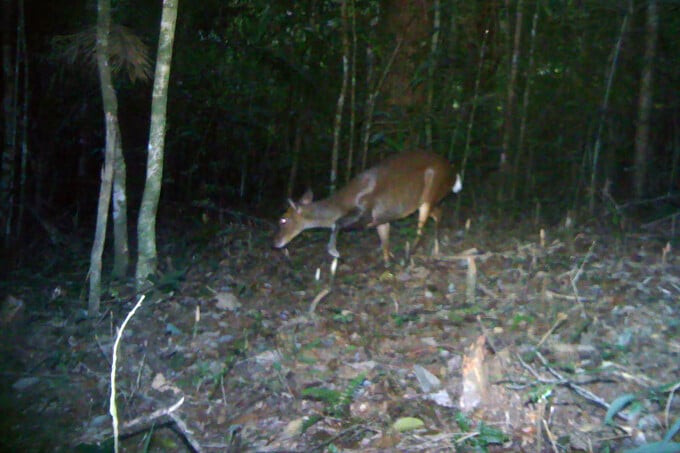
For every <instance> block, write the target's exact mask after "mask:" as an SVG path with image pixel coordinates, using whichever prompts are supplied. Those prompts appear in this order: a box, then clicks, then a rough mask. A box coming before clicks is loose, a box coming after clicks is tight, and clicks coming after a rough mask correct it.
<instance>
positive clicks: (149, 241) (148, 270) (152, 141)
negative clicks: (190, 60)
mask: <svg viewBox="0 0 680 453" xmlns="http://www.w3.org/2000/svg"><path fill="white" fill-rule="evenodd" d="M178 3H179V0H163V13H162V15H161V27H160V36H159V38H158V53H157V55H156V73H155V75H154V84H153V95H152V100H151V127H150V129H149V146H148V151H147V153H148V156H147V162H146V182H145V185H144V195H143V196H142V204H141V207H140V210H139V219H138V222H137V235H138V248H139V250H138V257H137V269H136V271H135V280H136V285H137V289H138V290H142V289H143V288H144V287H145V286H146V285H147V284H148V278H149V276H150V275H152V274H153V273H155V272H156V267H157V265H158V254H157V251H156V213H157V211H158V200H159V198H160V195H161V182H162V178H163V148H164V144H165V123H166V112H167V104H168V81H169V79H170V63H171V61H172V44H173V41H174V39H175V25H176V23H177V5H178Z"/></svg>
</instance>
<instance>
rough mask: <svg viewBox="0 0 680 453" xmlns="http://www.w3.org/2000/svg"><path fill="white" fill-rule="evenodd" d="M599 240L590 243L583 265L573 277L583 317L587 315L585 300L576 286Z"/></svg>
mask: <svg viewBox="0 0 680 453" xmlns="http://www.w3.org/2000/svg"><path fill="white" fill-rule="evenodd" d="M596 242H597V241H593V243H592V244H590V248H589V249H588V252H587V253H586V256H585V258H583V261H582V262H581V265H580V266H579V268H578V270H577V271H576V275H574V277H573V278H571V279H570V280H571V288H572V290H573V291H574V295H575V296H576V302H578V304H579V305H580V306H581V315H582V316H583V317H586V316H587V314H586V307H585V305H583V302H582V301H581V298H580V297H579V294H578V288H577V287H576V284H577V283H578V280H579V278H581V274H582V273H583V267H584V266H585V265H586V263H587V262H588V258H590V255H592V253H593V248H594V247H595V243H596Z"/></svg>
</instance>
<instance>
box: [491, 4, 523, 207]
mask: <svg viewBox="0 0 680 453" xmlns="http://www.w3.org/2000/svg"><path fill="white" fill-rule="evenodd" d="M508 3H509V2H508ZM522 7H523V0H517V10H516V11H515V33H514V42H513V47H512V57H511V59H510V74H509V78H508V97H507V101H506V105H505V119H504V122H503V142H502V144H501V153H502V154H501V158H500V178H499V184H498V197H497V200H498V202H502V201H504V199H505V196H504V194H505V190H506V187H505V186H506V185H507V176H508V175H507V173H508V172H507V170H508V168H507V159H508V153H509V152H510V137H511V135H512V130H513V125H514V124H513V123H514V122H513V118H514V116H515V115H514V113H515V92H516V85H517V72H518V68H519V54H520V42H521V37H522V17H523V16H522Z"/></svg>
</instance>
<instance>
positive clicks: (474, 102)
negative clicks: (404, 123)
mask: <svg viewBox="0 0 680 453" xmlns="http://www.w3.org/2000/svg"><path fill="white" fill-rule="evenodd" d="M488 36H489V27H488V26H487V27H485V28H484V37H483V38H482V46H481V48H480V49H479V64H477V75H476V76H475V90H474V94H473V96H472V107H471V110H470V118H469V119H468V126H467V132H466V134H465V147H464V148H463V161H462V162H461V164H460V170H459V172H460V179H461V182H462V183H463V184H465V169H466V167H467V161H468V158H469V156H470V140H471V139H472V127H473V126H474V124H475V112H476V111H477V101H478V99H479V84H480V81H481V79H482V68H483V67H484V56H485V54H486V41H487V38H488ZM451 140H452V141H453V138H451ZM449 159H450V157H449ZM461 200H462V198H461V197H456V213H455V218H456V219H457V218H459V214H460V207H461Z"/></svg>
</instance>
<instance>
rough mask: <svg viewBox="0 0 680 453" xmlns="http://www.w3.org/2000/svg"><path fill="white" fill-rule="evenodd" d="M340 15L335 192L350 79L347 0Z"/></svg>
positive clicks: (332, 185)
mask: <svg viewBox="0 0 680 453" xmlns="http://www.w3.org/2000/svg"><path fill="white" fill-rule="evenodd" d="M340 17H341V19H342V30H341V33H342V86H341V88H340V94H339V95H338V103H337V106H336V108H335V125H334V126H333V151H332V153H331V181H330V192H331V193H333V192H335V185H336V183H337V179H338V159H339V154H340V131H341V130H342V112H343V109H344V107H345V96H346V94H347V81H348V79H349V36H348V30H347V0H342V3H341V4H340Z"/></svg>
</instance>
